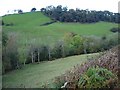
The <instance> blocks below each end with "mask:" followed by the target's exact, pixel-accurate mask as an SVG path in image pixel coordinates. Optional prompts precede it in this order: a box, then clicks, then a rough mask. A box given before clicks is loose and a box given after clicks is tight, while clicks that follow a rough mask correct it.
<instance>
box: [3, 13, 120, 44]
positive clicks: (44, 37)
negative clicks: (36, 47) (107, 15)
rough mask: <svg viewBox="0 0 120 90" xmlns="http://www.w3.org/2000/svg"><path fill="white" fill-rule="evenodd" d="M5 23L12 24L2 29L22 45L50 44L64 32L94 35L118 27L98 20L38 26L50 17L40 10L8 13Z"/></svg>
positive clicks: (105, 32) (99, 35)
mask: <svg viewBox="0 0 120 90" xmlns="http://www.w3.org/2000/svg"><path fill="white" fill-rule="evenodd" d="M3 21H4V23H5V24H11V23H12V24H13V26H6V25H4V26H3V31H5V32H6V33H8V34H15V35H17V38H18V39H19V43H20V45H21V46H23V45H24V44H25V43H26V41H27V43H30V42H33V41H35V42H36V43H46V44H48V43H49V44H51V43H54V42H56V41H58V40H59V39H61V38H62V37H63V36H64V35H65V34H66V33H68V32H74V33H76V34H80V35H93V36H96V37H102V36H105V35H106V36H108V35H111V34H113V33H112V32H110V29H111V28H113V27H118V25H117V24H115V23H108V22H98V23H91V24H80V23H60V22H56V23H53V24H50V25H46V26H40V25H41V24H44V23H46V22H50V21H51V19H50V18H49V17H47V16H45V15H43V14H42V13H41V12H29V13H24V14H15V15H8V16H4V17H3Z"/></svg>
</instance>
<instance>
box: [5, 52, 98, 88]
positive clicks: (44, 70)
mask: <svg viewBox="0 0 120 90" xmlns="http://www.w3.org/2000/svg"><path fill="white" fill-rule="evenodd" d="M97 55H99V54H98V53H94V54H86V55H78V56H71V57H67V58H61V59H58V60H54V61H48V62H41V63H40V64H37V63H35V64H28V65H26V66H25V67H23V68H22V69H20V70H14V71H11V72H8V73H7V74H5V75H3V87H4V88H15V87H17V88H20V87H21V88H22V87H24V86H25V87H26V88H30V87H31V88H39V87H41V85H43V84H44V83H45V82H47V81H48V82H49V83H51V79H53V78H54V77H56V76H60V75H61V74H64V73H65V71H66V70H70V68H72V67H73V66H75V65H77V64H81V63H84V62H85V61H87V58H88V57H89V58H91V57H95V56H97Z"/></svg>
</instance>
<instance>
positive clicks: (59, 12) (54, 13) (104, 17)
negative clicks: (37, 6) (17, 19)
mask: <svg viewBox="0 0 120 90" xmlns="http://www.w3.org/2000/svg"><path fill="white" fill-rule="evenodd" d="M41 12H43V13H44V14H45V15H47V16H49V17H50V18H52V19H53V20H57V21H60V22H80V23H94V22H99V21H105V22H115V23H120V19H119V18H120V13H113V12H109V11H95V10H88V9H86V10H82V9H78V8H76V10H74V9H69V10H68V9H67V7H62V6H61V5H58V6H57V7H54V6H52V5H51V6H47V7H46V8H42V9H41Z"/></svg>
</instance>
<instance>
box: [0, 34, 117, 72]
mask: <svg viewBox="0 0 120 90" xmlns="http://www.w3.org/2000/svg"><path fill="white" fill-rule="evenodd" d="M115 36H116V35H115ZM116 37H117V36H116ZM16 39H17V38H16V37H15V35H12V36H9V37H8V36H7V35H6V34H5V33H4V32H3V38H2V42H3V47H2V48H3V54H2V61H3V73H5V72H7V71H10V70H13V69H19V68H21V67H22V65H25V64H29V63H34V62H38V63H39V62H41V61H51V60H54V59H57V58H64V57H67V56H73V55H80V54H88V53H95V52H100V51H103V50H108V49H110V48H111V47H112V46H115V45H117V44H118V39H116V38H114V37H113V39H107V37H103V38H96V37H86V36H80V35H77V34H75V33H66V34H65V35H64V37H63V38H62V39H61V40H59V41H58V42H56V43H55V44H54V45H53V46H50V45H45V44H36V43H35V42H32V43H30V44H28V42H26V44H25V46H24V47H19V45H18V43H17V40H16Z"/></svg>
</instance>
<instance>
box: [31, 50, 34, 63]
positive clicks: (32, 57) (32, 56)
mask: <svg viewBox="0 0 120 90" xmlns="http://www.w3.org/2000/svg"><path fill="white" fill-rule="evenodd" d="M31 59H32V63H33V62H34V55H33V52H31Z"/></svg>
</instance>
